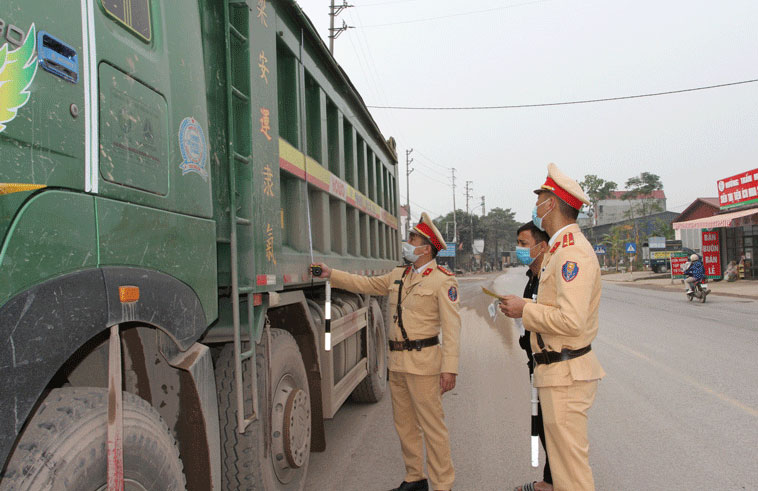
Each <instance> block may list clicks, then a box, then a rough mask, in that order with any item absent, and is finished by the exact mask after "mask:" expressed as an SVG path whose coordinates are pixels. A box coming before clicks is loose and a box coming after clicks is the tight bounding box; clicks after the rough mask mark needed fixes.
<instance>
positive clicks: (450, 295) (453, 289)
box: [447, 286, 458, 302]
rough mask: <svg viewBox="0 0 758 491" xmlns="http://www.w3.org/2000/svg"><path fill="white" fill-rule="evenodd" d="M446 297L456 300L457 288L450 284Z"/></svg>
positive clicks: (452, 300)
mask: <svg viewBox="0 0 758 491" xmlns="http://www.w3.org/2000/svg"><path fill="white" fill-rule="evenodd" d="M447 298H449V299H450V301H451V302H455V301H456V300H458V289H457V288H456V287H454V286H451V287H450V289H449V290H448V291H447Z"/></svg>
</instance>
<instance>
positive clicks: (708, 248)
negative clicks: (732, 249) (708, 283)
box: [703, 230, 721, 278]
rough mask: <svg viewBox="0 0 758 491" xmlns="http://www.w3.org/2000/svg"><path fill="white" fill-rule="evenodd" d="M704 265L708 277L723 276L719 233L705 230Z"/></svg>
mask: <svg viewBox="0 0 758 491" xmlns="http://www.w3.org/2000/svg"><path fill="white" fill-rule="evenodd" d="M703 267H704V268H705V276H707V277H708V278H721V246H720V244H719V233H718V232H716V231H708V230H703Z"/></svg>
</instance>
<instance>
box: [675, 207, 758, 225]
mask: <svg viewBox="0 0 758 491" xmlns="http://www.w3.org/2000/svg"><path fill="white" fill-rule="evenodd" d="M755 214H758V208H752V209H750V210H740V211H733V212H731V213H724V214H722V215H713V216H712V217H705V218H696V219H694V220H687V221H686V222H674V223H672V224H671V225H672V226H673V227H674V230H681V229H683V228H697V229H700V228H718V227H731V226H733V224H734V221H735V220H737V219H739V218H744V217H748V216H750V215H755Z"/></svg>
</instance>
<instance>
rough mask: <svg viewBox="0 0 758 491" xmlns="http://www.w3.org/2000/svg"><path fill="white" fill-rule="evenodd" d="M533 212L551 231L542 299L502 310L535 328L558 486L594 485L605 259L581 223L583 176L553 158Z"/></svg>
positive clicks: (564, 490) (511, 301) (510, 302)
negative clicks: (592, 432)
mask: <svg viewBox="0 0 758 491" xmlns="http://www.w3.org/2000/svg"><path fill="white" fill-rule="evenodd" d="M534 192H535V193H536V194H537V203H536V205H535V208H534V210H533V211H532V219H533V221H534V223H535V225H537V227H539V228H541V229H544V230H545V231H546V232H547V233H548V235H550V242H549V243H548V245H549V247H550V248H549V249H548V251H547V252H546V253H545V256H544V257H543V260H542V268H541V271H540V289H539V293H538V294H537V300H536V302H532V301H531V300H528V299H524V298H522V297H518V296H515V295H509V296H507V297H505V298H504V299H503V301H502V306H501V309H502V310H503V312H505V314H506V315H508V316H509V317H513V318H518V317H522V318H523V322H524V327H525V328H526V329H527V330H529V331H531V332H533V333H534V334H535V335H534V336H532V341H531V344H532V351H533V352H534V355H533V356H534V360H535V363H536V364H537V365H536V367H535V370H534V385H535V386H536V387H538V388H539V397H540V402H541V405H542V414H543V421H544V425H545V434H546V435H545V436H546V440H547V452H548V454H550V469H551V471H552V474H553V488H554V489H555V491H569V490H570V491H580V490H594V489H595V483H594V480H593V479H592V470H591V469H590V463H589V440H588V438H587V411H588V410H589V408H590V407H591V406H592V402H593V401H594V400H595V393H596V392H597V383H598V380H600V379H601V378H602V377H603V376H604V375H605V372H603V369H602V367H601V366H600V363H599V362H598V360H597V357H596V356H595V352H594V351H592V346H591V343H592V340H593V339H595V336H596V335H597V329H598V307H599V305H600V265H599V263H598V260H597V257H596V256H595V252H594V250H593V248H592V245H590V243H589V242H588V241H587V239H586V238H585V237H584V235H583V234H582V233H581V231H580V230H579V227H578V226H577V225H576V217H577V215H578V214H579V209H580V208H581V207H582V204H587V205H588V204H589V200H588V199H587V196H586V195H585V194H584V191H582V188H581V187H580V186H579V184H577V182H576V181H575V180H573V179H571V178H570V177H568V176H566V175H565V174H563V173H562V172H561V171H560V170H559V169H558V167H557V166H556V165H555V164H550V165H549V166H548V177H547V180H546V181H545V184H543V185H542V186H541V187H540V188H539V189H537V190H535V191H534Z"/></svg>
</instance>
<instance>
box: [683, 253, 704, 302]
mask: <svg viewBox="0 0 758 491" xmlns="http://www.w3.org/2000/svg"><path fill="white" fill-rule="evenodd" d="M684 275H685V276H686V277H687V279H685V280H684V282H685V283H687V293H692V291H693V290H694V288H695V283H696V282H698V281H703V279H704V278H705V268H703V261H701V260H700V257H699V256H698V255H697V254H693V255H691V256H690V265H689V267H688V268H687V269H685V270H684Z"/></svg>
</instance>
